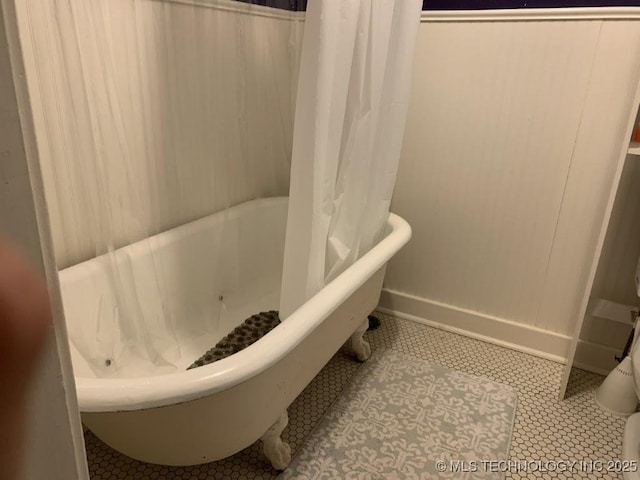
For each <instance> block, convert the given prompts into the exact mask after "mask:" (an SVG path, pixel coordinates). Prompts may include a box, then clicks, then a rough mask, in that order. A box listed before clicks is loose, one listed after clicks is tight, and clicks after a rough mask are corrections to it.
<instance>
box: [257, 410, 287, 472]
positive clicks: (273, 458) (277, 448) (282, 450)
mask: <svg viewBox="0 0 640 480" xmlns="http://www.w3.org/2000/svg"><path fill="white" fill-rule="evenodd" d="M288 423H289V415H287V411H286V410H285V411H284V413H283V414H282V415H280V416H279V417H278V420H276V422H275V423H274V424H273V425H271V427H269V430H267V431H266V433H265V434H264V435H263V436H262V437H261V438H260V440H262V449H263V452H264V455H265V457H267V458H268V459H269V461H270V462H271V465H272V466H273V468H274V469H276V470H284V469H285V468H287V467H288V466H289V464H290V463H291V447H290V446H289V444H288V443H286V442H283V441H282V438H280V435H281V434H282V431H283V430H284V428H285V427H286V426H287V424H288Z"/></svg>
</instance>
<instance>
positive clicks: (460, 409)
mask: <svg viewBox="0 0 640 480" xmlns="http://www.w3.org/2000/svg"><path fill="white" fill-rule="evenodd" d="M516 403H517V394H516V391H515V390H514V389H512V388H511V387H508V386H505V385H501V384H499V383H495V382H493V381H491V380H487V379H485V378H480V377H474V376H471V375H467V374H464V373H461V372H457V371H455V370H450V369H448V368H444V367H441V366H439V365H434V364H429V363H426V362H424V361H423V360H419V359H416V358H413V357H409V356H407V355H403V354H399V353H396V352H392V351H386V352H383V353H381V354H379V355H374V356H373V357H372V358H371V359H370V360H369V361H368V362H367V363H366V364H365V365H364V366H363V367H362V368H361V370H360V371H359V372H358V374H357V376H356V378H355V380H354V382H353V383H352V384H350V385H349V386H348V387H347V388H346V389H345V391H344V392H342V395H341V396H340V398H339V399H338V400H337V402H336V403H335V404H334V405H333V406H332V407H331V408H330V410H329V411H328V412H327V414H326V416H325V417H324V418H323V419H322V421H321V422H320V423H319V424H318V426H317V427H316V429H315V430H314V431H313V432H312V433H311V435H310V436H309V438H308V439H307V440H306V442H305V444H304V445H303V446H302V448H301V450H300V451H299V452H298V453H297V454H296V456H295V458H294V459H293V461H292V462H291V465H290V466H289V468H288V469H287V470H285V471H284V472H283V473H282V474H281V476H280V477H279V478H281V479H296V480H307V479H314V480H320V479H332V480H333V479H358V480H365V479H371V480H374V479H385V480H401V479H402V480H415V479H420V480H427V479H439V478H456V479H458V478H459V479H462V478H473V479H475V478H490V479H494V478H496V479H497V478H503V477H504V473H501V471H500V470H504V469H503V468H502V465H504V463H501V462H505V461H507V460H508V457H509V445H510V442H511V434H512V432H513V423H514V418H515V412H516Z"/></svg>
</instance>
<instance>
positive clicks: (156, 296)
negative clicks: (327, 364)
mask: <svg viewBox="0 0 640 480" xmlns="http://www.w3.org/2000/svg"><path fill="white" fill-rule="evenodd" d="M286 217H287V199H286V198H285V197H279V198H270V199H260V200H254V201H250V202H246V203H243V204H240V205H237V206H234V207H231V208H230V209H227V210H224V211H221V212H218V213H216V214H213V215H210V216H208V217H205V218H202V219H199V220H196V221H193V222H190V223H187V224H185V225H182V226H179V227H177V228H174V229H172V230H169V231H166V232H163V233H160V234H158V235H155V236H153V237H150V238H148V239H146V240H142V241H139V242H136V243H134V244H131V245H128V246H126V247H123V248H120V249H117V250H115V252H114V253H113V254H111V255H102V256H99V257H96V258H94V259H91V260H89V261H86V262H83V263H80V264H78V265H75V266H73V267H70V268H67V269H64V270H62V271H61V272H60V283H61V289H62V295H63V303H64V309H65V315H66V320H67V328H68V331H69V337H70V343H71V353H72V362H73V366H74V371H75V375H76V376H79V377H89V378H92V377H100V378H101V377H116V378H130V377H148V376H154V375H162V374H165V373H171V372H175V371H180V370H184V369H186V368H187V366H189V365H190V364H191V363H192V362H193V361H194V360H195V359H197V358H198V357H200V356H201V355H202V354H203V353H204V352H205V351H206V350H208V349H209V348H211V347H212V346H213V345H215V343H216V342H217V341H218V340H220V339H221V338H222V337H224V336H225V335H226V334H227V333H229V332H230V331H231V330H233V328H235V327H236V326H238V325H239V324H240V323H242V322H243V321H244V320H245V319H246V318H247V317H249V316H251V315H252V314H254V313H257V312H260V311H265V310H274V309H277V308H278V302H279V299H280V298H279V297H280V285H281V277H282V259H283V255H284V237H285V230H286ZM114 285H117V287H116V288H114ZM127 315H143V316H144V318H145V322H147V324H148V325H149V326H150V327H151V328H150V329H149V331H151V332H152V334H151V335H150V337H151V338H146V339H145V341H153V342H154V346H155V347H156V348H158V349H159V353H160V354H161V356H162V358H163V360H160V361H159V360H158V358H148V357H147V356H142V355H137V354H136V353H135V350H131V349H127V344H128V342H130V341H131V339H132V337H135V334H136V332H132V331H129V330H128V327H127V325H128V323H127V322H126V316H127ZM167 324H168V325H169V326H167ZM166 359H168V360H166Z"/></svg>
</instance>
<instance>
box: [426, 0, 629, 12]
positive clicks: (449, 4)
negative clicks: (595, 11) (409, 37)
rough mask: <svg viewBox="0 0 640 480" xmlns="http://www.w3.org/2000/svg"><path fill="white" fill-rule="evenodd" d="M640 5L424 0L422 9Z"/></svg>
mask: <svg viewBox="0 0 640 480" xmlns="http://www.w3.org/2000/svg"><path fill="white" fill-rule="evenodd" d="M563 7H640V0H424V1H423V2H422V9H423V10H488V9H496V8H563Z"/></svg>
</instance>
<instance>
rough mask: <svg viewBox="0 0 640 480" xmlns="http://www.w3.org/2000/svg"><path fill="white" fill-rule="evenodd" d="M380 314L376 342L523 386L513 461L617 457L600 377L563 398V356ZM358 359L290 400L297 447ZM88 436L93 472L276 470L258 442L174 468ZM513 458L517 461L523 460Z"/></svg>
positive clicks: (223, 474)
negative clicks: (596, 396)
mask: <svg viewBox="0 0 640 480" xmlns="http://www.w3.org/2000/svg"><path fill="white" fill-rule="evenodd" d="M379 317H380V318H381V320H382V326H381V328H380V329H378V330H376V331H374V332H368V333H367V338H368V340H369V341H370V342H371V344H372V346H373V347H374V349H382V348H392V349H394V350H398V351H401V352H404V353H407V354H409V355H413V356H415V357H419V358H423V359H425V360H427V361H430V362H433V363H438V364H440V365H443V366H446V367H449V368H453V369H456V370H460V371H463V372H467V373H470V374H473V375H479V376H484V377H487V378H490V379H492V380H495V381H497V382H501V383H504V384H508V385H511V386H513V387H514V388H516V389H517V390H518V412H517V415H516V423H515V428H514V435H513V440H512V444H511V460H512V461H513V462H524V461H536V460H539V461H542V462H546V461H572V460H576V461H585V462H592V463H591V464H592V465H594V466H595V467H596V469H599V468H600V465H601V464H600V463H598V462H599V461H605V462H606V461H607V460H612V459H617V458H618V457H619V455H620V449H621V443H622V433H623V430H624V420H623V419H619V418H616V417H612V416H609V415H606V414H604V413H603V412H601V411H600V410H599V408H598V407H597V406H596V405H595V403H594V402H593V391H594V389H595V388H596V387H597V386H598V385H599V384H600V382H601V381H602V377H600V376H598V375H594V374H592V373H588V372H584V371H581V370H574V374H573V375H572V377H571V381H570V385H569V394H570V397H569V398H568V399H567V400H565V401H562V402H560V401H559V400H558V399H557V385H558V382H559V379H560V375H561V373H562V365H560V364H557V363H554V362H551V361H549V360H543V359H541V358H537V357H534V356H531V355H527V354H524V353H520V352H516V351H513V350H509V349H506V348H503V347H498V346H495V345H491V344H488V343H484V342H480V341H478V340H474V339H471V338H467V337H463V336H460V335H456V334H452V333H449V332H445V331H442V330H437V329H434V328H430V327H426V326H424V325H420V324H417V323H413V322H409V321H406V320H400V319H396V318H393V317H390V316H388V315H384V314H379ZM358 367H359V364H358V363H357V362H355V361H354V360H353V359H352V357H351V354H350V352H349V351H348V350H347V349H342V350H341V351H340V352H338V353H337V354H336V355H335V356H334V357H333V359H332V360H331V361H330V362H329V363H328V364H327V366H326V367H325V368H324V369H323V370H322V371H321V372H320V374H319V375H318V376H317V377H316V378H315V380H314V381H313V382H312V383H311V384H310V385H309V386H308V387H307V388H306V389H305V390H304V392H303V393H302V394H301V395H300V396H299V397H298V399H297V400H296V401H295V402H294V403H293V404H292V405H291V407H290V408H289V419H290V423H289V426H288V427H287V429H286V430H285V432H284V434H283V437H284V438H285V440H286V441H288V442H289V443H290V445H291V447H292V449H293V450H294V452H295V451H296V450H297V449H298V448H299V447H300V445H301V444H302V442H303V441H304V439H305V438H306V436H307V435H308V434H309V432H310V431H311V430H312V428H313V427H314V425H315V424H316V423H317V422H318V421H319V420H320V418H322V415H323V414H324V412H325V411H326V410H327V409H328V408H329V406H330V405H331V403H332V402H333V401H334V400H335V399H336V398H337V396H338V395H339V394H340V392H341V391H342V389H343V388H344V386H345V385H346V384H347V383H348V382H349V381H350V379H351V378H352V377H353V375H355V373H356V372H357V370H358ZM85 440H86V445H87V455H88V459H89V465H90V472H91V479H92V480H174V479H211V480H213V479H227V478H228V479H268V478H275V477H276V475H277V472H275V471H273V470H272V469H271V468H270V466H269V464H268V462H267V461H266V459H264V457H263V456H262V453H261V446H260V445H259V444H254V445H252V446H251V447H249V448H247V449H245V450H243V451H242V452H240V453H238V454H236V455H234V456H232V457H230V458H228V459H225V460H222V461H220V462H215V463H211V464H207V465H200V466H196V467H179V468H176V467H163V466H158V465H149V464H144V463H141V462H138V461H135V460H132V459H130V458H127V457H125V456H123V455H121V454H119V453H118V452H115V451H114V450H112V449H110V448H109V447H107V446H106V445H104V444H103V443H102V442H101V441H100V440H98V439H97V438H96V437H95V436H94V435H92V434H91V433H87V435H86V438H85ZM513 465H514V467H513V468H515V467H516V466H517V465H518V464H517V463H513ZM584 465H588V463H585V464H584ZM529 466H531V465H529ZM604 466H605V467H606V463H605V464H604ZM507 478H512V479H521V478H544V479H546V478H561V479H562V478H566V479H571V478H605V479H617V478H621V476H619V475H618V474H617V473H613V472H606V471H591V472H587V471H580V468H579V464H577V465H576V467H575V470H574V471H573V472H571V473H559V472H547V473H541V472H531V471H529V472H527V473H523V472H521V473H515V472H513V473H508V474H507Z"/></svg>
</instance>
